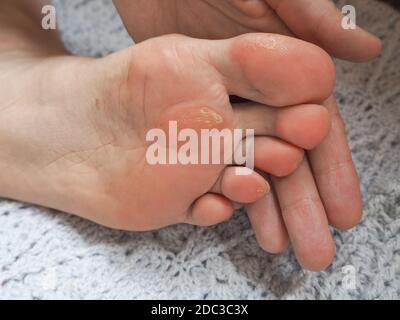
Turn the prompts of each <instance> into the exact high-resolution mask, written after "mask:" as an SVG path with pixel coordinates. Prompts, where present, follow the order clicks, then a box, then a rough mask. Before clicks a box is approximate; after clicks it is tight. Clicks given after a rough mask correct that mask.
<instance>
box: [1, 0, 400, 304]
mask: <svg viewBox="0 0 400 320" xmlns="http://www.w3.org/2000/svg"><path fill="white" fill-rule="evenodd" d="M348 3H353V4H355V5H356V8H357V9H358V11H357V13H358V16H357V18H358V23H359V24H361V25H363V26H366V27H367V29H369V30H370V31H372V32H374V33H375V34H377V35H379V36H380V37H381V38H382V39H383V40H384V46H385V48H384V53H383V55H382V57H381V58H380V59H378V60H376V61H374V62H372V63H369V64H365V65H356V64H351V63H344V62H338V64H337V65H338V86H337V96H338V100H339V102H340V105H341V108H342V111H343V115H344V117H345V119H346V122H347V125H348V131H349V132H348V133H349V139H350V143H351V147H352V151H353V153H354V159H355V161H356V164H357V168H358V170H359V173H360V176H361V181H362V190H363V197H364V204H365V212H364V219H363V221H362V223H361V224H360V225H359V226H358V227H357V228H355V229H354V230H351V231H348V232H337V231H335V232H334V236H335V241H336V245H337V249H338V250H337V256H336V259H335V261H334V263H333V265H332V266H331V267H330V268H329V269H327V270H326V271H324V272H320V273H311V272H307V271H303V270H301V269H300V268H299V266H298V265H297V264H296V261H295V259H294V256H293V253H292V252H287V253H286V254H283V255H280V256H273V255H269V254H267V253H265V252H263V251H262V250H261V249H259V247H258V246H257V243H256V241H255V238H254V235H253V232H252V230H251V229H250V226H249V223H248V220H247V217H246V216H245V214H243V213H240V212H239V213H238V214H236V215H235V217H234V218H233V219H232V220H230V221H228V222H226V223H224V224H222V225H219V226H217V227H213V228H206V229H203V228H197V227H192V226H183V225H181V226H174V227H170V228H167V229H164V230H161V231H157V232H147V233H134V232H131V233H129V232H119V231H112V230H108V229H106V228H103V227H99V226H97V225H95V224H93V223H90V222H88V221H85V220H82V219H80V218H77V217H74V216H70V215H67V214H64V213H59V212H54V211H50V210H47V209H43V208H38V207H34V206H31V205H27V204H22V203H17V202H10V201H5V200H1V199H0V298H1V299H6V298H27V299H33V298H40V299H48V298H67V299H72V298H84V299H89V298H94V299H97V298H103V299H107V298H111V299H119V298H128V299H131V298H135V299H136V298H162V299H165V298H169V299H175V298H183V299H185V298H196V299H197V298H198V299H214V298H217V299H220V298H222V299H224V298H238V299H242V298H243V299H246V298H256V299H278V298H283V299H292V298H317V299H330V298H399V297H400V178H399V177H400V14H399V13H398V12H395V11H394V10H393V9H392V8H390V7H389V6H387V5H385V4H382V3H379V2H376V1H375V0H352V1H349V0H346V1H339V4H340V5H345V4H348ZM56 4H57V13H58V18H59V21H58V22H59V24H60V27H61V30H62V33H63V38H64V40H65V42H66V44H67V46H68V48H69V49H70V50H71V51H72V52H74V53H79V54H85V55H104V54H107V53H109V52H111V51H114V50H116V49H118V48H121V47H126V46H128V45H130V44H131V41H130V39H129V37H128V35H127V34H126V32H125V31H124V29H123V26H122V24H121V21H120V19H119V17H118V16H117V14H116V12H115V9H114V8H113V6H112V3H111V1H107V0H102V1H99V0H69V1H65V0H57V2H56ZM0 174H1V173H0ZM348 265H350V266H352V267H353V268H354V271H355V279H356V282H355V286H354V287H352V286H350V287H344V286H342V280H343V277H344V273H343V272H342V271H343V270H342V268H343V267H344V266H348Z"/></svg>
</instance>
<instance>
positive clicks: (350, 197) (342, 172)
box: [309, 97, 362, 229]
mask: <svg viewBox="0 0 400 320" xmlns="http://www.w3.org/2000/svg"><path fill="white" fill-rule="evenodd" d="M326 107H327V109H328V110H329V111H330V112H331V115H332V121H333V125H332V129H331V131H330V133H329V135H328V137H327V138H326V139H325V140H324V141H323V143H322V144H321V145H320V146H318V147H317V148H316V149H315V150H313V151H312V152H310V153H309V159H310V163H311V166H312V169H313V173H314V177H315V180H316V183H317V186H318V190H319V193H320V195H321V199H322V201H323V203H324V207H325V210H326V213H327V215H328V218H329V222H330V223H331V224H332V225H333V226H335V227H336V228H339V229H349V228H351V227H353V226H355V225H356V224H358V223H359V221H360V219H361V215H362V202H361V192H360V183H359V179H358V175H357V171H356V169H355V166H354V163H353V161H352V157H351V152H350V149H349V146H348V144H347V137H346V129H345V125H344V122H343V120H342V118H341V117H340V114H339V111H338V108H337V105H336V101H335V98H334V97H331V98H330V99H328V100H327V102H326Z"/></svg>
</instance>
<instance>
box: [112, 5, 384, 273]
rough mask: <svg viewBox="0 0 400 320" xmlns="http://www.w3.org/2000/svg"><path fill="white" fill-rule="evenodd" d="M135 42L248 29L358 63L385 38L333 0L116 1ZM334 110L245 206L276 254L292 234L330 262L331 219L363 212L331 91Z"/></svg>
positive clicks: (308, 263) (310, 253) (305, 261)
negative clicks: (311, 143)
mask: <svg viewBox="0 0 400 320" xmlns="http://www.w3.org/2000/svg"><path fill="white" fill-rule="evenodd" d="M114 3H115V5H116V7H117V9H118V10H119V12H120V14H121V17H122V19H123V21H124V23H125V25H126V27H127V30H128V31H129V33H130V34H131V35H132V37H133V38H134V39H135V41H136V42H140V41H142V40H145V39H148V38H151V37H154V36H158V35H161V34H166V33H182V34H186V35H190V36H193V37H198V38H207V39H220V38H230V37H233V36H237V35H238V34H244V33H249V32H269V33H279V34H285V35H291V36H295V37H298V38H301V39H303V40H306V41H309V42H312V43H315V44H317V45H318V46H320V47H322V48H323V49H325V50H326V51H328V52H329V53H330V54H332V55H334V56H336V57H338V58H341V59H346V60H351V61H355V62H364V61H369V60H371V59H373V58H375V57H376V56H377V55H379V53H380V50H381V44H380V41H379V40H378V39H377V38H375V37H373V36H372V35H371V34H369V33H367V32H365V31H364V30H362V29H360V28H357V29H356V30H345V29H343V28H342V27H341V22H342V16H341V14H340V12H339V11H338V10H337V9H336V7H335V6H334V4H333V3H332V2H331V1H328V0H296V1H290V0H224V1H221V0H185V1H183V0H172V1H170V0H137V1H129V0H114ZM324 104H325V106H326V108H327V109H328V110H329V112H330V114H331V115H332V118H333V120H332V130H331V131H330V133H329V135H328V137H327V138H326V139H325V141H324V142H323V143H322V144H321V145H320V146H318V147H316V148H315V149H314V150H312V151H310V152H308V155H307V159H305V160H304V161H303V162H302V164H301V165H300V166H299V168H298V170H297V171H296V172H295V173H293V174H292V175H290V176H288V177H283V178H275V177H272V178H271V181H270V182H271V184H272V189H273V191H272V192H271V193H270V194H268V195H266V197H265V198H263V199H261V200H260V201H259V202H257V203H255V204H251V205H248V206H247V211H248V214H249V218H250V221H251V223H252V225H253V228H254V230H255V233H256V237H257V239H258V242H259V244H260V245H261V247H262V248H264V249H265V250H267V251H269V252H272V253H278V252H282V251H283V250H285V249H286V247H287V245H288V242H289V238H290V240H291V243H292V245H293V249H294V251H295V254H296V256H297V258H298V260H299V262H300V264H301V265H302V266H303V267H304V268H306V269H310V270H314V271H317V270H321V269H323V268H325V267H327V266H328V265H329V264H330V263H331V261H332V259H333V256H334V251H335V250H334V247H333V245H332V240H331V239H330V240H326V241H325V240H324V239H329V237H330V236H328V234H329V229H328V222H329V223H330V224H331V225H332V226H334V227H336V228H339V229H343V230H344V229H349V228H351V227H354V226H355V225H357V224H358V222H359V221H360V218H361V213H362V204H361V196H360V189H359V180H358V176H357V172H356V169H355V166H354V163H353V161H352V157H351V153H350V150H349V147H348V144H347V139H346V131H345V125H344V122H343V120H342V118H341V116H340V113H339V111H338V108H337V105H336V101H335V98H334V97H330V98H329V99H327V100H326V101H325V102H324Z"/></svg>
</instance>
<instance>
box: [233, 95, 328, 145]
mask: <svg viewBox="0 0 400 320" xmlns="http://www.w3.org/2000/svg"><path fill="white" fill-rule="evenodd" d="M233 107H234V115H235V126H236V128H239V129H242V130H246V129H253V130H254V134H255V135H256V136H275V137H278V138H281V139H282V140H285V141H287V142H289V143H291V144H294V145H296V146H298V147H300V148H303V149H313V148H314V147H316V146H317V145H318V144H320V143H321V142H322V141H323V139H324V138H325V137H326V136H327V134H328V132H329V130H330V127H331V119H330V115H329V112H328V111H327V110H326V108H325V107H323V106H320V105H313V104H309V105H298V106H293V107H287V108H273V107H267V106H264V105H260V104H256V103H241V104H237V105H234V106H233Z"/></svg>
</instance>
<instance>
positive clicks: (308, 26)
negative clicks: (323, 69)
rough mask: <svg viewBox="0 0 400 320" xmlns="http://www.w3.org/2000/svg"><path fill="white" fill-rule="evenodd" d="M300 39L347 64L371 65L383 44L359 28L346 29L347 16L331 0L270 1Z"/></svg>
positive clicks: (268, 1) (268, 0)
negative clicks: (361, 62)
mask: <svg viewBox="0 0 400 320" xmlns="http://www.w3.org/2000/svg"><path fill="white" fill-rule="evenodd" d="M266 1H267V3H268V4H270V5H271V6H272V7H273V8H274V9H275V11H276V13H277V14H278V15H279V16H280V17H281V19H282V20H283V21H284V22H285V23H286V24H287V26H288V27H289V28H290V30H291V31H292V32H293V33H294V34H295V35H296V36H297V37H299V38H301V39H304V40H306V41H310V42H312V43H315V44H316V45H318V46H320V47H322V48H324V49H325V50H326V51H328V52H329V53H330V54H332V55H334V56H336V57H338V58H341V59H346V60H352V61H368V60H370V59H373V58H375V57H376V56H378V55H379V53H380V51H381V42H380V40H379V39H378V38H376V37H374V36H373V35H371V34H370V33H368V32H366V31H364V30H363V29H361V28H359V27H357V28H356V29H354V30H353V29H345V28H343V27H342V21H343V15H342V14H341V12H340V11H339V10H338V9H337V8H336V6H335V4H334V3H333V2H332V1H330V0H296V1H292V0H266Z"/></svg>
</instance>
